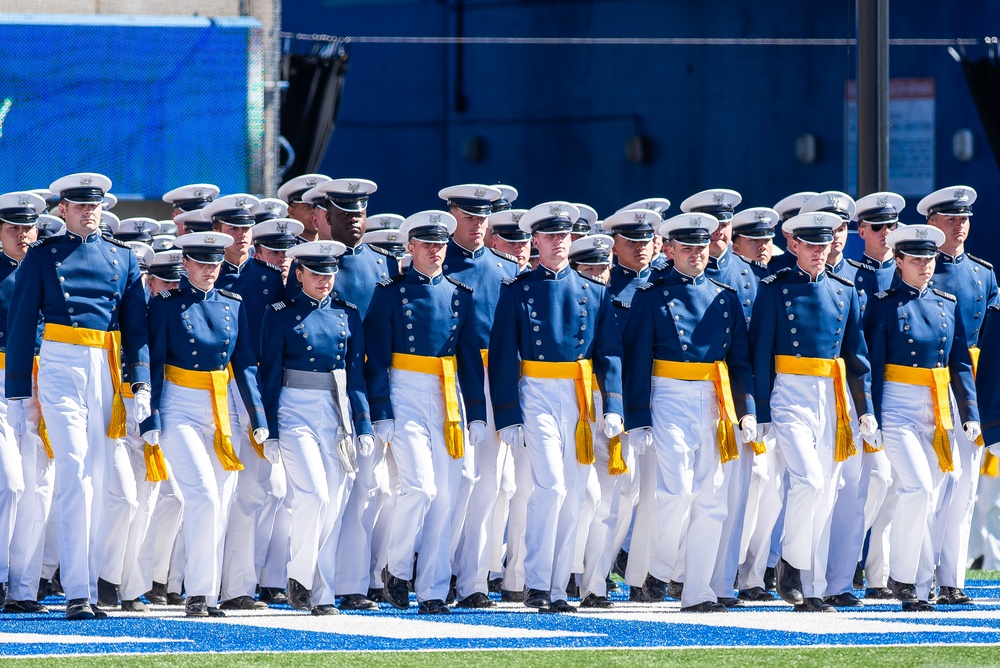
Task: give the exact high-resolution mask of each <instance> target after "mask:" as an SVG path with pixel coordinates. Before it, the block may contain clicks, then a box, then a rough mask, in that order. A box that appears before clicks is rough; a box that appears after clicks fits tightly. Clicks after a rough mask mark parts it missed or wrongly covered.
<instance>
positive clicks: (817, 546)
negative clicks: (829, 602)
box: [771, 373, 842, 598]
mask: <svg viewBox="0 0 1000 668" xmlns="http://www.w3.org/2000/svg"><path fill="white" fill-rule="evenodd" d="M771 424H772V429H774V434H775V440H776V441H777V444H778V449H779V450H780V452H781V459H782V462H784V465H785V471H786V472H787V474H788V494H787V498H786V500H785V523H784V536H783V538H782V544H781V556H782V558H783V559H784V560H785V561H787V562H788V563H789V564H790V565H791V566H792V567H794V568H797V569H799V570H800V571H801V576H802V594H803V596H805V597H806V598H822V597H823V596H824V595H825V594H826V567H827V558H828V556H829V553H830V524H831V519H832V516H833V505H834V502H835V501H836V498H837V484H838V482H839V480H840V469H841V467H842V463H841V462H837V461H835V460H834V454H835V450H836V438H837V408H836V399H835V395H834V389H833V380H832V379H830V378H820V377H817V376H799V375H793V374H784V373H779V374H777V377H776V378H775V381H774V389H773V390H772V392H771Z"/></svg>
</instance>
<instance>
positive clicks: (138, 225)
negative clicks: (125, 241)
mask: <svg viewBox="0 0 1000 668" xmlns="http://www.w3.org/2000/svg"><path fill="white" fill-rule="evenodd" d="M134 225H135V231H136V232H145V231H146V222H145V221H143V220H137V221H136V222H135V223H134Z"/></svg>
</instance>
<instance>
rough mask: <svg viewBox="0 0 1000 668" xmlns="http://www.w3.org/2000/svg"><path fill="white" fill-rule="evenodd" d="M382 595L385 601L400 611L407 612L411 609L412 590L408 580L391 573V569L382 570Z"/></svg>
mask: <svg viewBox="0 0 1000 668" xmlns="http://www.w3.org/2000/svg"><path fill="white" fill-rule="evenodd" d="M382 582H384V583H385V584H384V585H383V586H382V595H383V596H385V600H387V601H388V602H389V603H391V604H392V607H394V608H396V609H398V610H406V609H407V608H409V607H410V590H409V588H408V587H407V585H406V580H402V579H400V578H397V577H396V576H395V575H393V574H392V573H390V572H389V567H388V566H386V567H385V568H383V569H382Z"/></svg>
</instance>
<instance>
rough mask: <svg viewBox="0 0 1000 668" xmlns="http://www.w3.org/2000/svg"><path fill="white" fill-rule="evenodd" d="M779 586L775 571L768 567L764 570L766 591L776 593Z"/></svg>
mask: <svg viewBox="0 0 1000 668" xmlns="http://www.w3.org/2000/svg"><path fill="white" fill-rule="evenodd" d="M777 586H778V579H777V578H776V577H774V569H773V568H771V567H770V566H768V567H767V568H765V569H764V589H766V590H767V591H774V590H775V589H776V588H777Z"/></svg>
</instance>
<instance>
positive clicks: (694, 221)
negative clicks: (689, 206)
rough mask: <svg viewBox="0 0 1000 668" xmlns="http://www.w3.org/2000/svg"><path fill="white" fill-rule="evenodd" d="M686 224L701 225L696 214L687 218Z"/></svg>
mask: <svg viewBox="0 0 1000 668" xmlns="http://www.w3.org/2000/svg"><path fill="white" fill-rule="evenodd" d="M688 225H690V226H691V227H701V219H700V218H698V216H691V217H690V218H688Z"/></svg>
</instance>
